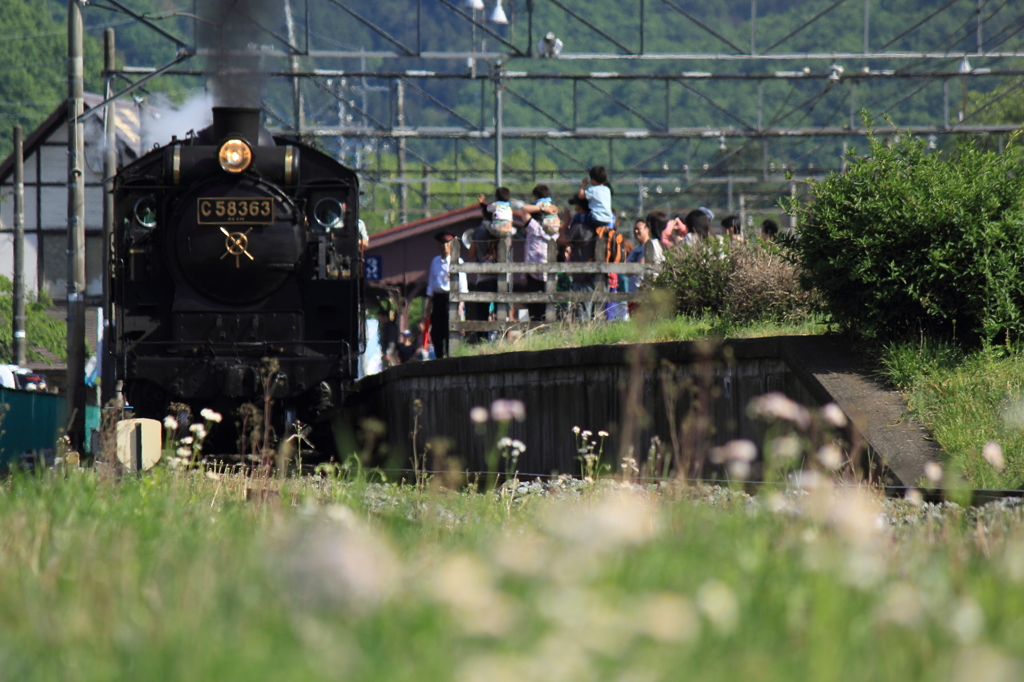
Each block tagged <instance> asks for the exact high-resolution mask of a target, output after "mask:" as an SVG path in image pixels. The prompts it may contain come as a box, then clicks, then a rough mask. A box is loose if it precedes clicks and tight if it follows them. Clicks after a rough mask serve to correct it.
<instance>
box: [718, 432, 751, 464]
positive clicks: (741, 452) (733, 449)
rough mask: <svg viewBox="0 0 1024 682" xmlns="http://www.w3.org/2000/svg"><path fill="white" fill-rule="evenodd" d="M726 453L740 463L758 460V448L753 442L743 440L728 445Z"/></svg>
mask: <svg viewBox="0 0 1024 682" xmlns="http://www.w3.org/2000/svg"><path fill="white" fill-rule="evenodd" d="M725 451H726V453H727V456H728V458H729V459H734V460H737V461H740V462H753V461H754V460H755V459H757V446H756V445H754V443H753V441H749V440H745V439H742V438H741V439H737V440H731V441H729V442H728V443H726V444H725Z"/></svg>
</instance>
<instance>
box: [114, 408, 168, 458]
mask: <svg viewBox="0 0 1024 682" xmlns="http://www.w3.org/2000/svg"><path fill="white" fill-rule="evenodd" d="M162 427H163V425H162V424H161V423H160V422H158V421H157V420H156V419H122V420H121V421H119V422H117V459H118V460H120V462H121V464H123V465H124V467H125V469H127V470H128V471H149V470H150V469H152V468H153V466H154V465H155V464H156V463H157V462H159V461H160V455H161V454H162V453H161V448H162V447H163V442H162V439H161V436H162V435H163V428H162Z"/></svg>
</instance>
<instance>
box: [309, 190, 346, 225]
mask: <svg viewBox="0 0 1024 682" xmlns="http://www.w3.org/2000/svg"><path fill="white" fill-rule="evenodd" d="M313 219H314V220H315V221H316V223H317V225H319V226H320V227H322V228H323V229H325V230H337V229H340V228H341V227H343V225H344V222H345V206H344V204H342V203H341V202H340V201H338V200H337V199H335V198H333V197H324V198H323V199H321V200H320V201H318V202H316V205H315V206H313Z"/></svg>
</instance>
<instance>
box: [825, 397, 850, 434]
mask: <svg viewBox="0 0 1024 682" xmlns="http://www.w3.org/2000/svg"><path fill="white" fill-rule="evenodd" d="M821 416H822V417H824V418H825V421H827V422H828V423H829V424H831V425H832V426H834V427H836V428H837V429H842V428H846V425H847V424H848V423H849V421H848V420H847V419H846V413H845V412H843V408H841V407H839V406H838V405H836V404H835V403H829V404H828V405H826V406H825V407H823V408H821Z"/></svg>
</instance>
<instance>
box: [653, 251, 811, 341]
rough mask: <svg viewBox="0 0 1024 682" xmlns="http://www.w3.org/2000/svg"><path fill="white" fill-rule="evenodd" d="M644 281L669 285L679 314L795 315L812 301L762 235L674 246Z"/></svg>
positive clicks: (736, 317)
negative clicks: (759, 238) (752, 238)
mask: <svg viewBox="0 0 1024 682" xmlns="http://www.w3.org/2000/svg"><path fill="white" fill-rule="evenodd" d="M649 286H651V287H654V288H662V289H668V290H670V291H671V292H672V293H673V295H674V297H675V300H676V304H677V309H678V312H680V313H682V314H685V315H702V314H705V313H714V314H718V315H722V316H723V317H725V318H727V319H729V320H732V321H736V322H753V321H757V320H772V321H776V322H785V321H793V320H798V319H801V318H804V317H806V316H807V315H808V314H809V313H810V311H811V307H812V303H813V296H812V295H811V294H810V293H808V292H807V291H805V290H804V289H803V288H802V287H801V285H800V281H799V276H798V273H797V271H796V268H795V267H794V265H793V264H792V263H790V262H788V261H787V260H786V259H785V258H784V257H783V254H782V252H781V249H780V248H779V247H777V246H776V245H774V244H772V243H770V242H763V241H755V242H726V241H719V240H718V239H707V240H704V241H702V242H700V243H699V244H697V245H696V246H693V247H689V246H677V247H676V248H674V249H671V250H670V251H668V252H667V253H666V254H665V262H664V264H663V265H662V269H661V272H660V273H659V274H658V275H657V276H656V277H654V278H652V280H651V281H650V283H649Z"/></svg>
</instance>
